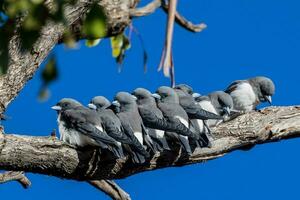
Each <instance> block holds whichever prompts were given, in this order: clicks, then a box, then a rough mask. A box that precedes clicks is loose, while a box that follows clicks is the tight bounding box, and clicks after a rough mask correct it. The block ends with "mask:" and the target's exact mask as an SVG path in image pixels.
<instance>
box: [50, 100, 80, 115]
mask: <svg viewBox="0 0 300 200" xmlns="http://www.w3.org/2000/svg"><path fill="white" fill-rule="evenodd" d="M80 106H82V104H81V103H79V102H78V101H76V100H75V99H71V98H63V99H61V100H60V101H59V102H58V103H57V104H56V105H55V106H52V107H51V108H52V109H53V110H56V111H58V112H60V111H63V110H68V109H75V108H77V107H80Z"/></svg>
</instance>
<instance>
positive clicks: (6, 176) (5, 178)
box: [0, 171, 31, 189]
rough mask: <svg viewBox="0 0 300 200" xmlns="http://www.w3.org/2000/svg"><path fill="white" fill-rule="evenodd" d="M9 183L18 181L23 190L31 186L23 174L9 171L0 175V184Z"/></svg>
mask: <svg viewBox="0 0 300 200" xmlns="http://www.w3.org/2000/svg"><path fill="white" fill-rule="evenodd" d="M9 181H18V182H19V183H20V184H21V185H22V186H23V188H25V189H26V188H28V187H29V186H30V185H31V182H30V180H29V179H28V178H27V177H26V176H25V173H24V172H14V171H10V172H5V173H3V174H0V184H2V183H6V182H9Z"/></svg>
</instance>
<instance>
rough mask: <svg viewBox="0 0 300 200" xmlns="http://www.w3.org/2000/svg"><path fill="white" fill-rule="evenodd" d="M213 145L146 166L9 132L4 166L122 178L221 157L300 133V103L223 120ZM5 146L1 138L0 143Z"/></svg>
mask: <svg viewBox="0 0 300 200" xmlns="http://www.w3.org/2000/svg"><path fill="white" fill-rule="evenodd" d="M213 132H214V139H212V147H211V148H202V149H196V150H195V151H194V153H193V155H192V156H191V157H189V158H188V157H184V156H180V155H178V151H179V148H178V147H174V150H173V151H172V152H164V153H162V154H161V155H155V156H154V157H153V158H152V159H151V160H149V161H147V162H146V163H144V164H142V165H137V164H134V163H132V162H131V160H130V159H128V158H125V159H124V160H120V159H119V160H117V161H113V160H111V157H109V156H107V154H101V155H100V154H99V152H98V151H97V150H94V149H81V150H80V149H74V148H72V147H70V146H68V145H66V144H64V143H62V142H61V141H58V140H53V139H49V138H48V137H33V136H21V135H4V139H3V140H2V146H3V148H2V150H0V169H3V170H12V171H26V172H33V173H40V174H46V175H52V176H57V177H62V178H68V179H75V180H81V181H87V180H101V179H120V178H125V177H128V176H130V175H133V174H136V173H139V172H143V171H149V170H155V169H159V168H165V167H175V166H182V165H188V164H193V163H199V162H203V161H207V160H211V159H215V158H218V157H221V156H224V155H225V154H227V153H229V152H231V151H233V150H236V149H243V148H245V147H248V146H250V145H255V144H262V143H268V142H276V141H279V140H281V139H289V138H294V137H300V107H297V106H291V107H270V108H266V109H264V110H262V111H260V112H255V111H254V112H251V113H248V114H245V115H242V116H239V117H237V118H236V119H234V120H232V121H229V122H226V123H223V124H221V125H219V126H218V127H216V128H215V129H214V130H213ZM0 146H1V143H0Z"/></svg>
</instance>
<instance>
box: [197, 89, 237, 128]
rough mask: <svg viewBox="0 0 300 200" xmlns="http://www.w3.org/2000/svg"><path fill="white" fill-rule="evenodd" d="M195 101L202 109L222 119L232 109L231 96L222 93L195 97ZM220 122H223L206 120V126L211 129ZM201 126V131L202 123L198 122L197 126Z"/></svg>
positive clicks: (227, 115) (216, 92)
mask: <svg viewBox="0 0 300 200" xmlns="http://www.w3.org/2000/svg"><path fill="white" fill-rule="evenodd" d="M195 100H196V102H197V104H198V105H199V106H200V107H201V108H202V109H204V110H206V111H209V112H211V113H214V114H217V115H219V116H222V117H223V118H224V119H226V118H227V117H229V115H230V113H231V110H232V109H233V100H232V98H231V96H230V95H229V94H227V93H225V92H224V91H215V92H212V93H210V94H208V95H207V96H198V97H195ZM221 122H223V120H216V119H209V120H207V125H208V126H209V127H212V126H216V125H218V124H219V123H221ZM201 124H202V127H201V128H202V129H203V128H204V127H203V121H202V122H201V121H200V125H199V126H201Z"/></svg>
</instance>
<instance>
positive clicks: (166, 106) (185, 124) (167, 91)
mask: <svg viewBox="0 0 300 200" xmlns="http://www.w3.org/2000/svg"><path fill="white" fill-rule="evenodd" d="M153 96H154V97H156V98H157V99H158V100H157V107H158V108H159V109H160V110H161V111H162V113H163V115H164V117H165V118H166V119H167V120H168V121H169V122H171V123H172V124H174V126H177V127H178V128H177V131H174V132H176V133H178V134H180V135H178V134H174V132H173V133H172V134H169V132H167V133H168V136H171V137H173V138H175V139H179V140H180V142H181V144H182V145H183V147H184V149H185V151H186V152H187V153H188V154H191V153H192V151H191V147H190V144H189V138H190V139H192V140H194V141H195V140H198V139H199V137H198V135H197V134H195V133H193V132H192V131H191V130H190V129H189V118H188V115H187V113H186V112H185V110H184V109H183V108H182V107H181V106H180V105H179V98H178V95H177V94H176V92H175V90H174V89H172V88H170V87H167V86H161V87H159V88H158V90H157V91H156V94H153Z"/></svg>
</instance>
